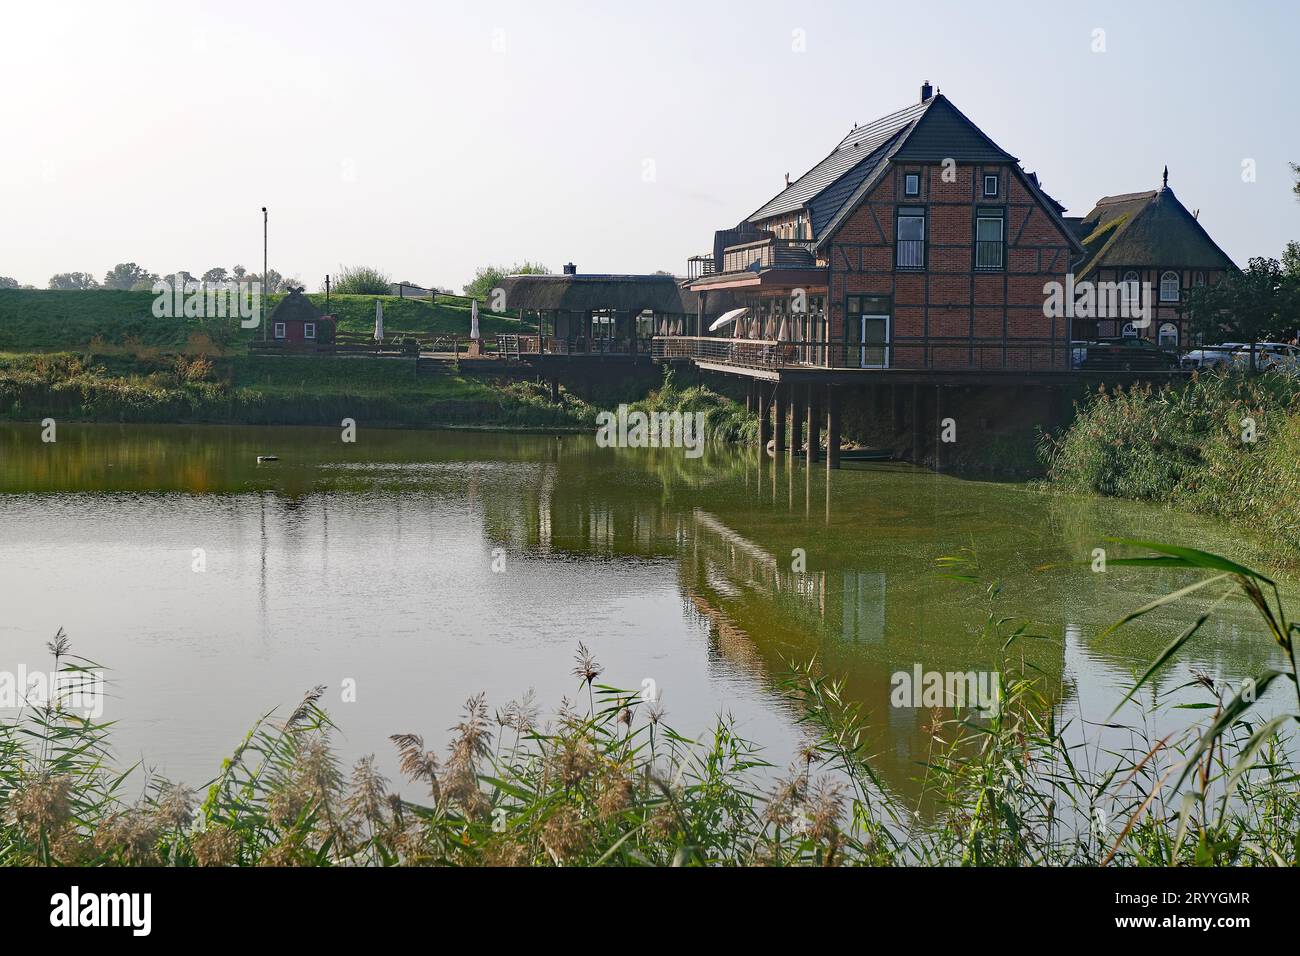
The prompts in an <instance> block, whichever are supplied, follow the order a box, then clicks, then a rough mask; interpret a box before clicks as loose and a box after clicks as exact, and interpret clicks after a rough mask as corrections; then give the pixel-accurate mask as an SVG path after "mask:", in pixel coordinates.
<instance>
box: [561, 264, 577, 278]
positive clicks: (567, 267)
mask: <svg viewBox="0 0 1300 956" xmlns="http://www.w3.org/2000/svg"><path fill="white" fill-rule="evenodd" d="M564 274H565V275H566V276H576V275H577V274H578V267H577V266H575V265H574V264H573V263H572V262H566V263H565V264H564Z"/></svg>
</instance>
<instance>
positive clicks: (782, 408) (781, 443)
mask: <svg viewBox="0 0 1300 956" xmlns="http://www.w3.org/2000/svg"><path fill="white" fill-rule="evenodd" d="M772 391H773V392H774V393H775V396H776V431H775V434H774V435H773V437H774V438H775V439H776V442H775V444H774V446H773V448H772V450H773V451H774V452H775V453H776V455H777V457H780V455H781V453H782V452H783V451H785V425H786V415H787V414H788V413H789V408H788V407H787V404H788V396H787V394H786V392H787V387H786V386H784V385H782V384H781V383H779V382H778V383H777V384H775V385H773V386H772Z"/></svg>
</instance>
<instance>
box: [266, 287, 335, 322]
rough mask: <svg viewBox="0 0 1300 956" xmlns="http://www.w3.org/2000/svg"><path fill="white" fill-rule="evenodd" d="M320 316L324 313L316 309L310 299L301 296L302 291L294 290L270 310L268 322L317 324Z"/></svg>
mask: <svg viewBox="0 0 1300 956" xmlns="http://www.w3.org/2000/svg"><path fill="white" fill-rule="evenodd" d="M322 315H324V313H323V312H321V310H320V309H318V308H316V306H315V305H314V304H313V303H312V301H311V299H309V298H307V296H305V295H303V291H302V289H294V290H293V291H292V292H290V293H289V294H288V295H286V296H285V297H284V298H283V299H281V300H280V302H279V303H278V304H277V305H276V307H275V308H274V309H273V310H271V318H270V321H272V322H294V321H297V322H319V321H320V319H321V316H322Z"/></svg>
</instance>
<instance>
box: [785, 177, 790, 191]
mask: <svg viewBox="0 0 1300 956" xmlns="http://www.w3.org/2000/svg"><path fill="white" fill-rule="evenodd" d="M785 188H786V189H789V188H790V174H789V173H786V174H785Z"/></svg>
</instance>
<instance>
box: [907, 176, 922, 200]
mask: <svg viewBox="0 0 1300 956" xmlns="http://www.w3.org/2000/svg"><path fill="white" fill-rule="evenodd" d="M903 195H904V196H919V195H921V174H920V173H908V174H907V175H905V176H904V177H903Z"/></svg>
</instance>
